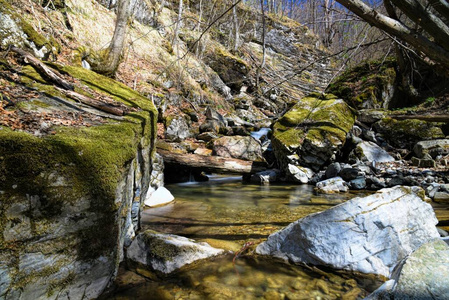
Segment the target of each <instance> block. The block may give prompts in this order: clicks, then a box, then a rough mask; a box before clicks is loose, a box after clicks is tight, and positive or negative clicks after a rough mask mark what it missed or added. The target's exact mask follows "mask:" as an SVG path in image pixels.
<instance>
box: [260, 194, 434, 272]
mask: <svg viewBox="0 0 449 300" xmlns="http://www.w3.org/2000/svg"><path fill="white" fill-rule="evenodd" d="M423 197H424V191H423V190H422V189H420V188H416V187H411V188H410V187H400V186H398V187H394V188H390V189H383V190H380V191H379V192H377V193H375V194H373V195H370V196H368V197H364V198H354V199H352V200H349V201H347V202H345V203H343V204H340V205H338V206H335V207H333V208H331V209H328V210H326V211H324V212H321V213H317V214H313V215H309V216H307V217H305V218H302V219H300V220H298V221H296V222H294V223H291V224H290V225H289V226H287V227H286V228H285V229H283V230H281V231H278V232H276V233H274V234H272V235H270V236H269V237H268V240H267V241H266V242H264V243H262V244H260V245H259V246H258V247H257V249H256V251H257V253H259V254H265V255H273V256H276V257H281V258H284V259H289V260H291V261H293V262H302V263H307V264H314V265H326V266H331V267H333V268H336V269H346V270H354V271H359V272H363V273H374V274H380V275H383V276H386V277H389V276H390V274H391V272H392V271H393V268H394V267H395V266H396V264H397V263H398V262H399V261H401V260H402V259H403V258H405V257H406V256H407V255H408V254H410V253H411V252H412V251H414V250H415V249H417V248H418V247H419V246H420V245H421V244H423V243H425V242H427V241H428V240H430V239H432V238H436V237H439V234H438V231H437V229H436V227H435V225H436V224H437V222H438V221H437V219H436V217H435V214H434V212H433V209H432V207H431V206H430V205H429V204H427V203H425V202H424V201H423Z"/></svg>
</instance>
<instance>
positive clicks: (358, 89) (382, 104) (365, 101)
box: [326, 60, 397, 109]
mask: <svg viewBox="0 0 449 300" xmlns="http://www.w3.org/2000/svg"><path fill="white" fill-rule="evenodd" d="M395 82H396V62H395V61H393V60H386V61H384V62H376V61H374V62H366V63H364V64H361V65H359V66H357V67H355V68H353V69H350V70H348V71H346V72H345V73H343V74H342V75H341V76H339V77H338V78H337V79H336V80H335V81H334V82H332V83H331V84H330V85H329V87H328V89H327V90H326V92H328V93H332V94H335V95H337V96H338V97H340V98H342V99H344V100H345V101H346V102H347V103H348V104H349V105H351V106H352V107H354V108H357V109H379V108H393V107H397V103H396V97H397V94H396V92H397V91H396V88H395Z"/></svg>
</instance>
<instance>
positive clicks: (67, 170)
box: [0, 67, 158, 299]
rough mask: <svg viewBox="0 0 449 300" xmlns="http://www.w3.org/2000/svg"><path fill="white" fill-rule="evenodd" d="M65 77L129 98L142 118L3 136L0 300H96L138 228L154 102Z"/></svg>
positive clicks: (113, 85)
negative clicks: (52, 131) (45, 132)
mask: <svg viewBox="0 0 449 300" xmlns="http://www.w3.org/2000/svg"><path fill="white" fill-rule="evenodd" d="M65 70H66V71H67V73H69V74H74V75H75V74H76V75H77V77H76V78H77V79H78V80H80V81H82V82H83V83H84V84H88V83H87V81H88V80H92V82H95V84H96V85H97V86H98V87H101V88H102V89H103V90H104V91H113V92H114V93H115V95H117V97H120V98H121V99H129V98H131V97H132V98H133V101H134V103H136V105H139V107H140V108H142V111H141V112H137V113H136V115H134V117H129V118H130V119H129V121H126V122H121V121H115V122H114V123H106V124H101V125H95V126H91V127H73V128H72V127H62V126H54V127H52V130H54V134H53V135H44V136H35V135H33V134H30V133H27V132H19V131H12V130H10V129H9V128H6V127H0V128H1V130H0V153H1V158H0V174H1V175H0V211H1V214H0V215H1V216H0V262H1V263H0V287H1V288H0V298H2V299H3V297H5V298H6V299H49V298H60V299H93V298H97V297H98V296H99V295H100V294H101V293H102V292H103V290H104V289H105V288H106V286H107V285H108V284H109V283H110V281H111V279H112V278H113V277H114V276H115V273H116V271H117V267H118V263H119V262H120V261H121V260H122V259H123V248H124V246H125V245H127V244H128V243H129V242H130V239H131V238H132V237H133V235H134V232H135V230H136V229H137V228H138V222H139V215H140V209H141V207H142V201H143V199H145V195H146V193H147V189H148V186H149V185H150V178H151V174H152V170H151V165H152V160H153V157H152V153H153V151H152V149H151V145H152V144H153V143H154V141H153V139H154V138H155V130H154V128H155V127H156V124H155V121H156V119H157V117H156V114H157V112H156V109H155V108H154V107H153V106H152V104H151V102H149V101H148V99H147V98H145V97H143V96H141V95H139V94H137V93H135V92H134V91H132V90H131V89H128V88H127V87H125V86H123V85H121V84H119V83H117V82H115V81H113V80H111V79H109V78H106V77H103V76H100V75H97V74H95V73H92V72H90V71H87V70H85V69H82V68H70V67H68V69H65ZM52 87H53V85H48V86H47V90H48V91H51V88H52ZM92 88H93V87H92ZM40 99H41V100H42V101H44V100H45V99H44V98H40ZM65 101H69V100H68V99H65ZM52 109H56V108H55V107H52ZM154 175H155V176H156V177H158V176H157V175H156V174H154Z"/></svg>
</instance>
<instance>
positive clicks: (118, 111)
mask: <svg viewBox="0 0 449 300" xmlns="http://www.w3.org/2000/svg"><path fill="white" fill-rule="evenodd" d="M55 88H56V90H58V91H59V92H61V93H62V94H64V95H66V96H67V97H69V98H72V99H73V100H76V101H79V102H81V103H83V104H86V105H89V106H92V107H95V108H96V109H99V110H101V111H104V112H107V113H110V114H113V115H116V116H123V115H125V114H126V113H127V112H128V111H127V109H126V107H123V106H124V105H123V106H122V107H120V106H114V105H111V104H109V103H104V102H101V101H98V100H95V99H92V98H89V97H86V96H84V95H82V94H80V93H77V92H74V91H68V90H64V89H61V88H58V87H55Z"/></svg>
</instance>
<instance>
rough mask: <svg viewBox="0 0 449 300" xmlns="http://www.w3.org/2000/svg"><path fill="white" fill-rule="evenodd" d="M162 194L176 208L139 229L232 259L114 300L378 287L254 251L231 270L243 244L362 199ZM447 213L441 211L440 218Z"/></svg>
mask: <svg viewBox="0 0 449 300" xmlns="http://www.w3.org/2000/svg"><path fill="white" fill-rule="evenodd" d="M166 187H167V188H168V189H169V190H170V191H171V192H172V193H173V195H174V196H175V201H174V202H173V203H171V204H169V205H166V206H162V207H156V208H149V209H147V210H145V211H144V213H143V217H142V223H143V229H153V230H156V231H159V232H164V233H173V234H177V235H182V236H186V237H189V238H192V239H195V240H198V241H205V242H208V243H209V244H210V245H212V246H214V247H217V248H223V249H227V250H229V251H230V253H229V254H228V255H225V256H221V257H217V258H214V259H211V260H206V261H201V262H199V263H196V264H193V265H190V266H187V267H185V268H183V269H182V270H180V271H179V272H177V273H175V274H173V275H171V276H170V277H167V278H164V279H161V280H156V281H149V280H142V278H140V279H138V280H137V282H138V284H137V283H136V285H137V286H136V287H134V288H131V289H127V290H124V291H120V292H116V293H115V295H114V296H113V297H112V299H361V298H363V297H364V296H365V295H367V293H368V291H369V290H372V289H373V288H374V287H375V286H376V285H378V284H379V281H376V280H374V279H369V278H366V277H362V276H355V275H348V274H339V273H335V272H330V271H329V270H327V271H326V270H323V269H318V268H309V267H307V266H292V265H289V264H286V263H284V262H281V261H278V260H274V259H269V258H265V257H260V256H257V255H254V254H251V251H252V250H253V249H254V248H250V249H248V250H247V251H246V252H244V255H242V256H239V257H237V258H236V259H235V263H233V260H234V252H236V251H238V250H240V249H241V248H242V246H243V245H244V244H245V243H246V242H254V243H255V244H258V243H260V242H261V241H263V240H264V239H266V238H267V237H268V235H270V234H271V233H273V232H275V231H277V230H279V229H282V228H283V227H285V226H286V225H288V224H289V223H291V222H293V221H295V220H297V219H299V218H302V217H304V216H306V215H308V214H311V213H315V212H319V211H322V210H325V209H328V208H330V207H332V206H334V205H337V204H340V203H342V202H344V201H346V200H348V199H350V198H353V197H355V196H363V195H366V194H367V193H358V194H350V193H347V194H333V195H314V193H313V188H312V187H311V186H307V185H269V186H259V185H248V184H242V183H241V178H240V177H234V178H229V177H213V178H212V180H211V181H209V182H204V183H186V184H176V185H167V186H166ZM447 212H448V210H447V207H439V208H438V210H437V215H440V216H443V215H445V214H447ZM120 280H122V281H123V285H124V286H126V285H129V284H130V282H132V281H133V280H136V275H134V274H131V273H125V274H122V275H121V279H120ZM109 298H111V297H109Z"/></svg>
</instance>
